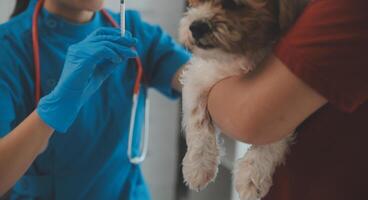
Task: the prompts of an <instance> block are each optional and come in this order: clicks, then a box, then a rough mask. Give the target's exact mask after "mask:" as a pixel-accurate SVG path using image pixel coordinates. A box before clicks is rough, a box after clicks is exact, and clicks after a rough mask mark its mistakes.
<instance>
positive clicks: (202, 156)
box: [183, 151, 219, 191]
mask: <svg viewBox="0 0 368 200" xmlns="http://www.w3.org/2000/svg"><path fill="white" fill-rule="evenodd" d="M218 164H219V156H218V155H216V154H214V153H209V154H207V153H204V152H190V151H189V152H187V154H186V155H185V157H184V160H183V176H184V180H185V183H186V185H188V187H189V188H190V189H192V190H195V191H200V190H202V189H204V188H205V187H207V185H208V184H209V183H210V182H212V181H213V180H214V179H215V177H216V175H217V171H218Z"/></svg>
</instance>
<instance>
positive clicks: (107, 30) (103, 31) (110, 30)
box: [91, 27, 121, 36]
mask: <svg viewBox="0 0 368 200" xmlns="http://www.w3.org/2000/svg"><path fill="white" fill-rule="evenodd" d="M93 35H116V36H120V35H121V30H120V29H119V28H114V27H100V28H98V29H96V30H95V31H93V33H92V34H91V36H93Z"/></svg>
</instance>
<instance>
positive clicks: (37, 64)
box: [32, 0, 150, 164]
mask: <svg viewBox="0 0 368 200" xmlns="http://www.w3.org/2000/svg"><path fill="white" fill-rule="evenodd" d="M43 3H44V0H39V1H38V2H37V5H36V7H35V11H34V13H33V16H32V46H33V56H34V66H35V81H34V82H35V102H36V105H37V104H38V102H39V100H40V98H41V64H40V47H39V40H38V16H39V13H40V11H41V9H42V6H43ZM120 5H121V14H120V16H121V26H120V28H121V30H122V31H121V33H122V35H123V34H124V33H125V3H124V0H121V4H120ZM101 13H102V15H103V16H104V17H105V18H106V19H107V20H108V21H109V23H110V24H111V25H112V26H114V27H116V28H118V27H119V25H118V23H117V22H116V21H115V20H114V19H113V18H112V16H111V15H110V14H109V13H108V12H107V11H106V10H104V9H102V10H101ZM135 62H136V67H137V77H136V80H135V84H134V90H133V97H132V103H133V105H132V112H131V114H130V124H129V137H128V151H127V153H128V158H129V161H130V162H131V163H132V164H140V163H142V162H143V161H144V160H145V158H146V155H147V151H148V138H149V110H150V108H149V107H150V101H149V97H148V96H147V95H145V113H144V138H143V140H144V141H143V145H142V151H141V153H140V155H138V156H133V152H132V151H133V148H132V147H133V138H134V125H135V120H136V113H137V112H138V97H139V94H140V88H141V80H142V76H143V66H142V61H141V59H140V58H139V57H137V58H135ZM142 85H143V84H142Z"/></svg>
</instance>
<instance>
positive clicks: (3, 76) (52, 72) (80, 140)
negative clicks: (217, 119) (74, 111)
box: [0, 0, 190, 200]
mask: <svg viewBox="0 0 368 200" xmlns="http://www.w3.org/2000/svg"><path fill="white" fill-rule="evenodd" d="M35 2H36V0H33V1H32V2H31V4H30V6H29V8H28V9H27V10H26V11H25V12H23V13H22V14H20V15H19V16H17V17H15V18H13V19H11V20H10V21H9V22H7V23H5V24H2V25H1V26H0V47H1V48H0V111H1V114H0V137H3V136H4V135H5V134H7V133H9V132H10V131H11V130H12V129H13V128H15V127H16V126H17V125H18V124H19V123H21V122H22V121H23V120H24V119H25V118H26V117H27V116H28V115H29V114H30V113H31V112H32V111H33V110H34V109H35V102H34V91H35V87H34V82H33V80H34V78H33V77H34V64H33V49H32V43H31V25H32V24H31V16H32V14H33V10H34V7H35ZM111 14H112V16H113V18H114V19H116V20H117V21H119V16H118V15H117V14H113V13H111ZM126 14H127V17H126V28H127V30H128V31H130V32H131V33H132V34H133V35H134V36H135V37H136V38H137V39H138V41H139V42H138V44H137V51H138V54H139V56H140V58H141V60H142V63H143V68H144V76H145V80H146V83H147V85H148V86H149V87H152V88H155V89H157V90H159V91H160V92H162V93H163V94H165V95H166V96H169V97H173V98H174V97H175V96H178V94H176V93H175V91H173V89H172V88H171V80H172V78H173V76H174V74H175V73H176V71H177V70H178V68H180V67H181V66H182V65H184V64H185V63H186V62H187V61H188V60H189V58H190V54H189V53H188V52H187V51H186V50H185V49H183V48H182V47H181V46H180V45H178V44H176V43H175V42H174V41H173V39H172V38H171V37H170V36H169V35H168V34H167V33H165V32H164V31H162V29H161V28H160V27H158V26H153V25H150V24H148V23H145V22H144V21H142V20H141V18H140V16H139V14H138V13H137V12H135V11H128V12H127V13H126ZM102 26H111V24H109V22H108V21H107V20H106V19H105V18H104V16H103V15H102V14H101V13H100V12H97V13H96V14H95V15H94V17H93V19H92V20H91V21H90V22H88V23H85V24H73V23H70V22H67V21H65V20H63V19H62V18H60V17H58V16H55V15H53V14H51V13H49V12H47V10H45V9H43V10H42V11H41V13H40V15H39V43H40V58H41V84H42V87H41V90H42V95H46V94H48V93H49V92H50V91H52V89H53V88H54V87H55V85H56V83H57V82H58V79H59V77H60V74H61V71H62V69H63V62H64V59H65V55H66V52H67V49H68V47H69V46H70V45H72V44H74V43H77V42H79V41H81V40H83V39H84V38H85V37H86V36H87V35H88V34H90V33H91V32H93V31H94V30H95V29H96V28H98V27H102ZM125 65H128V66H127V67H123V66H121V67H119V68H118V69H117V70H116V71H115V72H114V73H113V74H112V75H111V76H110V77H109V78H108V79H107V80H106V81H105V82H104V83H103V85H102V86H101V88H100V89H99V90H98V91H97V92H96V94H94V95H93V96H92V97H91V98H90V100H89V101H88V102H87V103H86V104H85V105H84V106H83V108H82V109H81V111H80V113H79V115H78V117H77V119H76V120H75V121H74V123H73V125H72V126H71V127H70V128H69V130H68V131H67V133H66V134H59V133H55V134H53V136H52V137H51V139H50V142H49V145H48V148H47V149H46V151H45V152H43V153H42V154H41V155H39V156H38V157H37V159H36V160H35V161H34V162H33V164H32V166H31V167H30V168H29V170H28V171H27V172H26V174H25V176H24V177H22V178H21V179H20V180H19V181H18V182H17V184H16V185H15V186H14V188H13V191H12V193H11V199H61V200H74V199H83V200H86V199H88V200H93V199H99V200H100V199H109V200H110V199H111V200H113V199H123V200H148V199H150V195H149V192H148V189H147V187H146V184H145V182H144V179H143V177H142V172H141V169H140V167H139V165H132V164H131V163H130V162H129V160H128V157H127V145H128V142H127V138H128V129H129V121H130V112H131V107H132V101H131V98H132V93H133V91H132V90H133V85H134V80H135V77H136V68H135V62H134V61H133V60H130V61H127V62H126V63H125ZM145 94H146V92H145V91H143V92H141V95H140V100H139V106H138V107H139V111H138V114H137V115H138V116H137V123H136V131H137V132H136V134H135V135H137V134H138V135H139V134H140V128H141V124H142V118H143V110H144V95H145ZM30 134H32V133H30ZM139 140H140V138H139V137H136V138H135V140H134V141H135V142H134V143H135V144H136V145H135V146H136V148H135V149H134V150H135V151H134V152H137V151H138V146H139V144H138V143H139Z"/></svg>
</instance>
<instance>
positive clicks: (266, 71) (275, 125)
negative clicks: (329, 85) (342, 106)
mask: <svg viewBox="0 0 368 200" xmlns="http://www.w3.org/2000/svg"><path fill="white" fill-rule="evenodd" d="M325 103H326V100H325V99H324V98H323V97H322V96H320V95H319V94H318V93H317V92H315V91H314V90H312V89H311V88H309V86H307V85H306V84H305V83H303V82H302V81H301V80H299V78H298V77H296V76H295V75H293V74H291V72H290V71H289V70H288V69H287V68H286V66H284V65H283V63H281V62H280V61H279V60H278V59H277V58H276V57H270V58H269V59H268V60H267V62H265V64H264V66H262V68H261V70H258V71H257V72H256V73H254V74H252V75H250V76H245V77H240V76H239V77H232V78H228V79H225V80H223V81H221V82H220V83H218V84H216V85H215V86H214V87H213V89H212V90H211V92H210V95H209V100H208V109H209V112H210V114H211V116H212V118H213V120H214V121H215V122H216V123H217V124H218V126H219V127H220V128H221V129H222V131H223V132H224V133H225V134H227V135H229V136H230V137H232V138H234V139H237V140H241V141H244V142H247V143H251V144H268V143H272V142H275V141H277V140H279V139H281V138H283V137H285V136H287V135H288V134H291V133H292V132H293V130H294V129H295V128H296V127H297V126H298V125H299V124H300V123H301V122H302V121H304V120H305V119H306V118H307V117H308V116H309V115H310V114H312V113H313V112H315V111H316V110H317V109H318V108H320V107H321V106H322V105H324V104H325Z"/></svg>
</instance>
